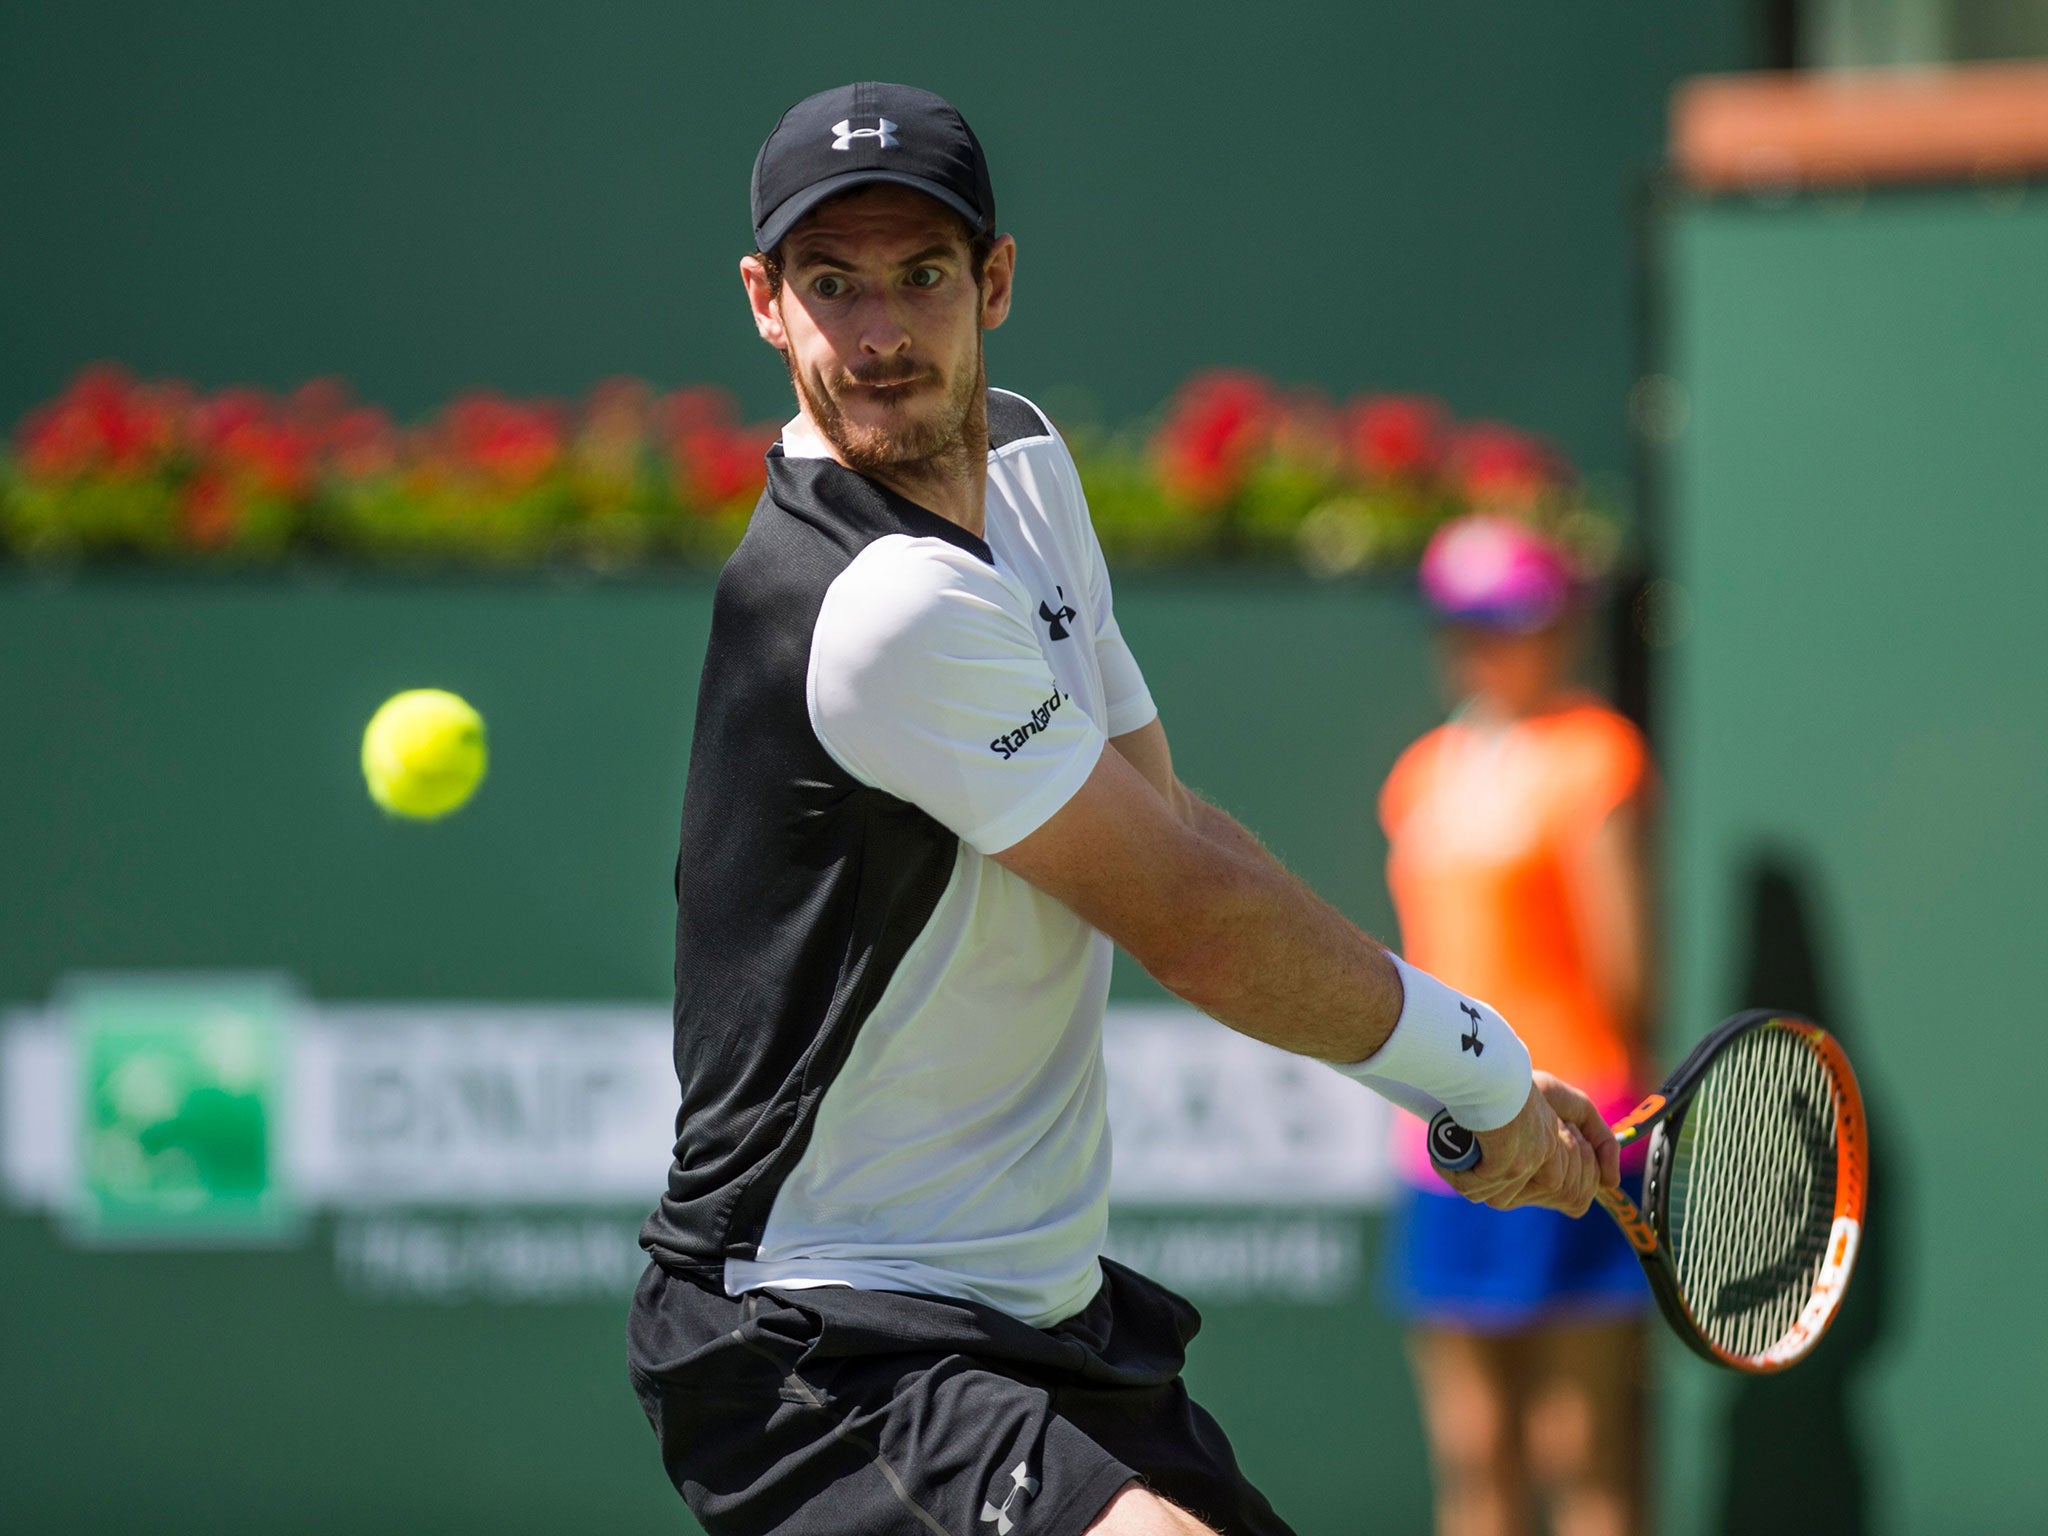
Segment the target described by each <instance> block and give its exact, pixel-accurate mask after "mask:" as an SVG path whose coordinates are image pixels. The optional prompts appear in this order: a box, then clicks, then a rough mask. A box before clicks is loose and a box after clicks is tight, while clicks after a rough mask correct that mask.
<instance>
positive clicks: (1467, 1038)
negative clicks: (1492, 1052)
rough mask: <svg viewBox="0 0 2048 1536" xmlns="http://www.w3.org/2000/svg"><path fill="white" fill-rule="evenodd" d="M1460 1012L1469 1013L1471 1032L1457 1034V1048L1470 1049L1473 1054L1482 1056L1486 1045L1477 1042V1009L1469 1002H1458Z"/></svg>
mask: <svg viewBox="0 0 2048 1536" xmlns="http://www.w3.org/2000/svg"><path fill="white" fill-rule="evenodd" d="M1458 1011H1459V1012H1460V1013H1464V1014H1469V1015H1470V1016H1471V1019H1472V1033H1471V1034H1469V1035H1460V1036H1458V1049H1459V1050H1461V1051H1470V1052H1471V1053H1472V1054H1473V1055H1474V1056H1484V1055H1485V1054H1486V1047H1485V1046H1483V1045H1481V1044H1480V1043H1479V1010H1478V1009H1477V1008H1474V1007H1473V1006H1472V1005H1471V1004H1470V1003H1460V1004H1458Z"/></svg>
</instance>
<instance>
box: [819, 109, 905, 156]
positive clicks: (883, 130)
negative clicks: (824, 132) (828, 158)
mask: <svg viewBox="0 0 2048 1536" xmlns="http://www.w3.org/2000/svg"><path fill="white" fill-rule="evenodd" d="M875 121H876V122H877V123H878V124H880V126H879V127H876V128H856V127H854V126H853V119H852V118H850V117H842V118H841V119H840V120H839V121H838V122H836V123H834V124H833V125H832V131H833V132H834V133H836V134H838V135H839V137H838V138H836V139H834V140H833V141H832V147H833V148H834V149H851V148H853V141H854V140H855V139H873V140H875V142H876V144H877V145H878V146H879V147H880V148H882V149H894V148H895V147H896V143H897V139H896V125H895V124H894V123H892V122H890V121H889V119H887V118H886V117H878V118H876V119H875Z"/></svg>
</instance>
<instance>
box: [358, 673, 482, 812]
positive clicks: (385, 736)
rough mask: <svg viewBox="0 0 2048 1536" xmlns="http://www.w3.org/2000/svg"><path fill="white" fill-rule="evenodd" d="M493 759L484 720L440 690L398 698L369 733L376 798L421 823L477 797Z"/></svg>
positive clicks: (367, 758) (368, 759)
mask: <svg viewBox="0 0 2048 1536" xmlns="http://www.w3.org/2000/svg"><path fill="white" fill-rule="evenodd" d="M489 755H490V754H489V752H488V750H487V749H486V748H485V745H484V721H483V716H481V715H479V714H478V713H477V712H476V711H475V710H473V709H471V708H470V707H469V705H468V703H467V702H466V701H464V700H462V699H460V698H458V697H456V695H454V694H452V693H447V692H444V691H443V690H441V689H439V688H412V689H408V690H407V691H406V692H404V693H400V694H394V695H393V696H392V697H390V698H388V699H386V700H385V701H384V703H383V706H382V707H381V708H379V709H378V711H377V713H376V714H374V715H372V716H370V724H369V727H368V729H366V730H365V731H364V732H363V778H364V780H365V781H366V782H368V784H369V786H370V798H371V799H372V800H374V801H376V802H377V803H378V804H379V805H381V806H382V807H384V809H385V810H387V811H389V812H390V813H391V814H392V815H394V816H405V817H410V818H411V819H413V820H415V821H432V820H433V819H434V818H435V817H437V816H446V815H447V814H448V813H449V812H450V811H452V810H454V809H456V808H457V807H458V806H460V805H461V804H462V803H463V802H464V801H465V800H467V799H468V798H469V797H470V796H471V795H472V794H474V793H475V792H476V787H477V785H478V784H480V783H482V782H483V777H484V767H485V764H486V763H487V762H488V760H489Z"/></svg>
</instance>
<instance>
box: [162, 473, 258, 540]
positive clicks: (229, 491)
mask: <svg viewBox="0 0 2048 1536" xmlns="http://www.w3.org/2000/svg"><path fill="white" fill-rule="evenodd" d="M179 510H180V512H181V514H182V516H183V518H184V523H185V533H186V536H187V537H188V538H190V539H191V541H192V542H193V543H194V544H196V545H198V546H199V547H200V548H201V549H217V548H219V547H220V546H221V545H223V544H227V543H229V542H231V541H232V540H233V539H234V536H235V531H236V530H237V529H238V528H240V527H241V525H242V518H243V515H244V514H245V513H246V512H247V510H248V496H247V494H246V493H245V491H244V490H243V488H242V487H240V486H238V485H237V484H236V483H235V481H234V478H233V476H231V475H229V474H228V473H226V472H225V471H223V470H220V469H213V468H209V469H202V470H201V471H200V472H199V473H198V474H196V475H194V476H193V477H192V480H191V483H190V484H188V485H187V486H186V487H185V491H184V496H183V499H182V501H181V503H180V508H179Z"/></svg>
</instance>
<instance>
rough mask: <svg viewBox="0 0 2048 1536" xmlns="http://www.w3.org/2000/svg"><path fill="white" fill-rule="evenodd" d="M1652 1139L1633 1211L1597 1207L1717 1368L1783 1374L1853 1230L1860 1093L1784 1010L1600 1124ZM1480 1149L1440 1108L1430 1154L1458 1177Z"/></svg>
mask: <svg viewBox="0 0 2048 1536" xmlns="http://www.w3.org/2000/svg"><path fill="white" fill-rule="evenodd" d="M1614 1136H1615V1139H1616V1140H1617V1141H1619V1142H1620V1143H1621V1144H1622V1145H1623V1146H1624V1147H1626V1146H1628V1145H1629V1144H1630V1143H1631V1142H1635V1141H1639V1140H1641V1139H1642V1138H1643V1137H1644V1136H1648V1137H1649V1138H1650V1151H1649V1161H1648V1164H1647V1167H1646V1169H1645V1173H1644V1179H1643V1203H1642V1206H1641V1208H1640V1209H1638V1208H1637V1206H1636V1203H1635V1202H1634V1201H1633V1200H1631V1199H1630V1198H1629V1197H1628V1196H1627V1195H1625V1194H1623V1193H1622V1192H1621V1191H1620V1190H1608V1189H1603V1190H1601V1191H1600V1193H1599V1196H1598V1198H1599V1201H1600V1204H1601V1205H1602V1206H1604V1207H1605V1208H1606V1210H1607V1214H1608V1215H1610V1216H1612V1217H1613V1218H1614V1220H1615V1224H1616V1225H1617V1226H1619V1227H1620V1228H1621V1231H1622V1235H1623V1236H1624V1237H1626V1238H1627V1239H1628V1241H1629V1245H1630V1246H1631V1247H1633V1248H1634V1249H1635V1251H1636V1257H1637V1258H1638V1259H1640V1260H1642V1265H1643V1272H1644V1273H1645V1274H1646V1275H1648V1276H1649V1279H1650V1289H1651V1290H1652V1291H1653V1292H1655V1293H1656V1297H1657V1305H1658V1306H1659V1308H1661V1309H1662V1311H1663V1313H1664V1317H1665V1320H1666V1321H1667V1322H1669V1323H1670V1324H1671V1327H1672V1329H1673V1331H1675V1332H1676V1333H1677V1334H1678V1336H1679V1337H1680V1338H1681V1339H1683V1340H1685V1342H1686V1343H1687V1344H1688V1345H1690V1346H1691V1347H1692V1349H1693V1351H1694V1352H1695V1353H1696V1354H1699V1355H1702V1356H1704V1357H1705V1358H1707V1359H1708V1360H1711V1361H1713V1362H1714V1363H1715V1364H1716V1365H1723V1366H1727V1367H1729V1368H1730V1369H1732V1370H1737V1371H1750V1372H1759V1373H1760V1372H1768V1371H1781V1370H1783V1369H1784V1368H1785V1367H1786V1366H1788V1365H1793V1364H1796V1363H1797V1362H1798V1361H1799V1360H1801V1359H1802V1358H1804V1357H1805V1355H1806V1354H1807V1353H1808V1352H1809V1351H1810V1350H1811V1349H1812V1348H1813V1346H1814V1345H1815V1344H1817V1343H1819V1342H1820V1338H1821V1335H1822V1334H1824V1333H1826V1332H1827V1329H1828V1325H1829V1324H1830V1323H1832V1322H1833V1321H1834V1319H1835V1313H1836V1310H1837V1309H1838V1308H1839V1307H1840V1306H1841V1303H1842V1296H1843V1293H1844V1292H1845V1291H1846V1290H1847V1289H1848V1286H1849V1274H1850V1271H1851V1270H1852V1269H1853V1268H1854V1267H1855V1264H1856V1247H1857V1243H1858V1240H1859V1239H1860V1237H1861V1235H1862V1231H1863V1196H1864V1190H1865V1186H1866V1182H1867V1178H1868V1169H1869V1165H1870V1154H1869V1144H1868V1139H1867V1135H1866V1127H1865V1124H1864V1119H1863V1097H1862V1095H1861V1093H1859V1092H1858V1091H1857V1087H1856V1074H1855V1072H1854V1071H1853V1070H1851V1068H1850V1066H1849V1058H1848V1057H1847V1056H1845V1055H1844V1054H1843V1053H1842V1047H1841V1046H1840V1044H1838V1043H1837V1042H1836V1040H1835V1038H1834V1036H1832V1035H1830V1034H1829V1033H1828V1032H1827V1031H1826V1030H1824V1029H1822V1028H1821V1027H1820V1026H1819V1025H1818V1024H1814V1023H1812V1022H1810V1021H1809V1020H1806V1019H1802V1018H1799V1017H1797V1016H1795V1015H1792V1014H1786V1013H1777V1012H1774V1011H1772V1010H1770V1009H1753V1010H1751V1011H1750V1012H1748V1013H1738V1014H1736V1015H1735V1016H1734V1017H1732V1018H1730V1019H1727V1020H1725V1021H1723V1022H1722V1023H1721V1024H1720V1025H1719V1026H1718V1027H1716V1028H1715V1030H1714V1031H1713V1033H1711V1034H1710V1035H1708V1036H1707V1037H1706V1038H1705V1039H1704V1040H1702V1041H1700V1043H1699V1044H1698V1045H1696V1046H1694V1047H1693V1049H1692V1053H1691V1054H1690V1055H1688V1056H1687V1057H1686V1058H1685V1060H1684V1061H1682V1062H1680V1063H1679V1065H1678V1070H1677V1071H1675V1072H1673V1073H1672V1074H1671V1075H1670V1076H1669V1077H1668V1078H1666V1079H1665V1080H1664V1084H1663V1086H1662V1087H1660V1088H1659V1089H1658V1090H1657V1091H1656V1092H1655V1093H1653V1094H1651V1095H1650V1096H1649V1097H1648V1098H1646V1099H1644V1100H1643V1102H1642V1103H1640V1104H1638V1105H1637V1106H1636V1107H1635V1108H1634V1109H1633V1110H1631V1111H1630V1112H1629V1114H1628V1117H1627V1118H1626V1119H1624V1120H1622V1121H1621V1122H1620V1124H1618V1125H1616V1126H1615V1127H1614ZM1479 1151H1480V1148H1479V1143H1478V1140H1477V1139H1476V1138H1475V1137H1474V1136H1473V1134H1472V1133H1471V1132H1470V1131H1468V1130H1466V1129H1465V1128H1464V1127H1463V1126H1461V1125H1459V1124H1458V1123H1457V1122H1456V1121H1455V1120H1453V1119H1452V1118H1451V1116H1450V1113H1449V1112H1448V1111H1445V1112H1443V1113H1440V1114H1438V1115H1437V1116H1436V1117H1435V1118H1434V1119H1432V1120H1431V1121H1430V1123H1429V1155H1430V1159H1431V1160H1432V1161H1433V1162H1434V1163H1435V1164H1436V1165H1437V1167H1438V1168H1440V1169H1444V1170H1446V1171H1449V1172H1457V1171H1459V1170H1462V1169H1466V1168H1474V1167H1477V1166H1478V1164H1479Z"/></svg>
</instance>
